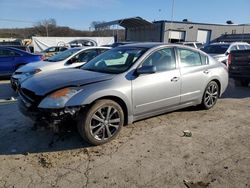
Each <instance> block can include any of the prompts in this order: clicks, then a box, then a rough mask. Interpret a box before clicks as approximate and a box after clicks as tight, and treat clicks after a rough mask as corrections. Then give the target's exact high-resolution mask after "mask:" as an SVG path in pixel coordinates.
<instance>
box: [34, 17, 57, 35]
mask: <svg viewBox="0 0 250 188" xmlns="http://www.w3.org/2000/svg"><path fill="white" fill-rule="evenodd" d="M35 28H36V29H37V30H38V31H39V32H42V30H43V29H45V33H46V36H47V37H48V36H49V30H50V29H53V28H56V20H55V19H54V18H49V19H44V20H41V21H39V22H37V23H36V24H35Z"/></svg>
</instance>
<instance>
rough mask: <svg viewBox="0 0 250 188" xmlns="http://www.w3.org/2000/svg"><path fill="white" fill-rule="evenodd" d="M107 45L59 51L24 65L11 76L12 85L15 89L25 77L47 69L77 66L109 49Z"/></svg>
mask: <svg viewBox="0 0 250 188" xmlns="http://www.w3.org/2000/svg"><path fill="white" fill-rule="evenodd" d="M109 49H110V48H107V47H86V48H71V49H68V50H66V51H63V52H61V53H58V54H56V55H54V56H52V57H50V58H48V59H47V60H45V61H40V62H37V63H34V64H32V65H31V64H30V65H26V66H22V67H21V68H20V69H17V70H16V71H15V72H14V74H13V75H12V77H11V86H12V88H13V89H14V90H16V89H17V87H18V85H19V84H20V83H21V82H23V81H24V80H25V79H27V78H29V77H31V76H33V75H34V74H38V73H39V74H40V73H43V72H45V71H51V70H56V69H64V68H77V67H80V66H82V65H83V64H84V63H86V62H88V61H90V60H91V59H93V58H94V57H96V56H97V55H99V54H101V53H103V52H105V51H107V50H109Z"/></svg>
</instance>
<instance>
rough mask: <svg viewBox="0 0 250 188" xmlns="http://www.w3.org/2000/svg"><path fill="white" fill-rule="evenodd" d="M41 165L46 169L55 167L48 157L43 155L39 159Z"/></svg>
mask: <svg viewBox="0 0 250 188" xmlns="http://www.w3.org/2000/svg"><path fill="white" fill-rule="evenodd" d="M39 164H40V165H41V166H42V167H44V168H51V167H53V165H52V162H51V161H50V160H49V158H48V156H47V155H41V156H40V157H39Z"/></svg>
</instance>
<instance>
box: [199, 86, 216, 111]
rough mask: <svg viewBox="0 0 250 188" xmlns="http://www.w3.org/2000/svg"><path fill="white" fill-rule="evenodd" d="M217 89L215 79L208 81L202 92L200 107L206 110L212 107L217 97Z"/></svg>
mask: <svg viewBox="0 0 250 188" xmlns="http://www.w3.org/2000/svg"><path fill="white" fill-rule="evenodd" d="M219 91H220V89H219V86H218V84H217V83H216V82H215V81H211V82H209V83H208V85H207V87H206V89H205V91H204V94H203V98H202V103H201V107H202V108H203V109H206V110H208V109H210V108H212V107H213V106H214V105H215V104H216V102H217V99H218V98H219Z"/></svg>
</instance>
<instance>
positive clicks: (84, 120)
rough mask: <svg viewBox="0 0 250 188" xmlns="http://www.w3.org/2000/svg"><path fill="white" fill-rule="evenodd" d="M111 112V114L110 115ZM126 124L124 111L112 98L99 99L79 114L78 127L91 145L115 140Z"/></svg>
mask: <svg viewBox="0 0 250 188" xmlns="http://www.w3.org/2000/svg"><path fill="white" fill-rule="evenodd" d="M108 114H109V115H108ZM123 125H124V112H123V110H122V108H121V106H120V105H119V104H117V103H116V102H114V101H112V100H106V99H105V100H98V101H96V102H95V103H94V104H93V105H92V106H91V107H90V108H88V109H86V110H85V111H83V112H82V113H80V114H79V117H78V122H77V128H78V131H79V133H80V135H81V137H82V138H83V139H84V140H85V141H86V142H88V143H89V144H91V145H101V144H105V143H107V142H109V141H111V140H113V139H114V138H115V137H116V136H117V135H118V133H119V132H120V131H121V128H122V127H123Z"/></svg>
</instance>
